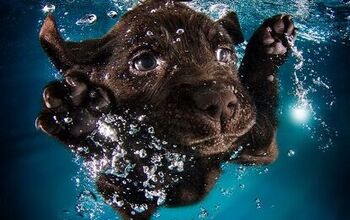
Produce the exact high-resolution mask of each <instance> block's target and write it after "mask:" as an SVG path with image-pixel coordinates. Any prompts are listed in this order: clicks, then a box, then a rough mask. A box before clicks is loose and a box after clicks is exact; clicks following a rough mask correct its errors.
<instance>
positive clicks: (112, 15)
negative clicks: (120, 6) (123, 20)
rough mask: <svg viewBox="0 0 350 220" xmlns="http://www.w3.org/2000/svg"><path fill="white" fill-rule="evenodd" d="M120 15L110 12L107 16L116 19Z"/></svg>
mask: <svg viewBox="0 0 350 220" xmlns="http://www.w3.org/2000/svg"><path fill="white" fill-rule="evenodd" d="M117 15H118V13H117V12H116V11H109V12H107V16H108V17H110V18H116V17H117Z"/></svg>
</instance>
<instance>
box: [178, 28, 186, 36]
mask: <svg viewBox="0 0 350 220" xmlns="http://www.w3.org/2000/svg"><path fill="white" fill-rule="evenodd" d="M183 33H185V30H184V29H182V28H180V29H177V30H176V34H178V35H181V34H183Z"/></svg>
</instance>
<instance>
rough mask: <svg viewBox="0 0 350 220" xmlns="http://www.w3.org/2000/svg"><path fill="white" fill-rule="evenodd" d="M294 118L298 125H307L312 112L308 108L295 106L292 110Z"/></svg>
mask: <svg viewBox="0 0 350 220" xmlns="http://www.w3.org/2000/svg"><path fill="white" fill-rule="evenodd" d="M292 117H293V119H294V121H295V122H297V123H305V122H306V121H307V120H308V119H309V117H310V110H309V108H308V107H307V106H295V107H294V108H293V109H292Z"/></svg>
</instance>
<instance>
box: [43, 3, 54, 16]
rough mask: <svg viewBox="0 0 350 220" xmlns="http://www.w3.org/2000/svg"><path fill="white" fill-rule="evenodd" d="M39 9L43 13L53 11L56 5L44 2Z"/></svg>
mask: <svg viewBox="0 0 350 220" xmlns="http://www.w3.org/2000/svg"><path fill="white" fill-rule="evenodd" d="M41 10H42V11H43V12H44V14H48V13H53V12H54V11H55V10H56V6H55V5H53V4H46V5H45V6H44V7H43V9H41Z"/></svg>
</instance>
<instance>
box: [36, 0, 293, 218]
mask: <svg viewBox="0 0 350 220" xmlns="http://www.w3.org/2000/svg"><path fill="white" fill-rule="evenodd" d="M152 9H155V10H158V12H156V13H150V11H151V10H152ZM179 28H183V29H184V30H185V32H184V33H183V35H181V36H176V35H174V33H175V32H176V30H177V29H179ZM270 29H271V30H270ZM129 30H130V31H129ZM149 30H151V31H152V33H153V35H152V36H149V37H145V34H146V33H147V31H149ZM284 34H287V35H289V36H292V37H294V35H295V30H294V26H293V23H292V21H291V20H290V17H289V16H282V15H277V16H274V17H272V18H269V19H267V20H266V21H265V22H264V23H263V24H262V25H261V26H260V27H259V28H258V29H257V31H256V32H255V34H254V35H253V37H252V38H251V39H250V41H249V43H248V46H247V49H246V52H245V56H244V59H243V61H242V64H241V66H240V67H239V69H237V68H236V67H235V64H234V62H233V63H231V65H226V66H225V65H220V64H218V63H217V62H216V61H215V60H214V58H213V51H214V50H215V48H216V47H217V46H218V45H229V46H230V45H237V44H239V43H241V42H242V41H243V35H242V32H241V27H240V25H239V22H238V17H237V15H236V14H235V13H233V12H231V13H229V14H228V15H226V16H225V17H223V18H222V19H220V20H219V21H216V22H215V21H213V20H211V19H210V18H208V17H207V16H206V15H203V14H201V13H198V12H195V11H193V10H192V9H189V8H188V7H187V6H185V5H183V4H181V3H178V2H170V1H169V2H167V3H166V2H165V1H157V0H153V1H146V2H145V3H143V4H141V5H138V6H137V7H135V8H134V9H133V10H131V11H129V12H128V13H127V14H126V15H125V16H124V17H123V18H122V19H121V21H119V22H118V23H117V24H116V26H115V27H113V28H112V29H111V31H110V32H109V33H107V34H106V36H104V37H103V38H101V39H95V40H89V41H85V42H82V43H74V42H65V41H64V40H63V39H62V38H61V37H60V35H59V33H58V31H57V28H56V24H55V22H54V20H53V17H52V16H51V15H50V16H48V17H47V18H46V20H45V22H44V24H43V27H42V29H41V32H40V40H41V43H42V46H43V48H44V49H45V51H46V52H47V54H48V55H49V57H50V59H51V60H52V62H53V63H54V65H55V66H56V67H57V68H58V69H59V70H60V71H61V72H62V74H63V76H64V77H65V80H64V81H62V82H53V83H51V84H49V85H48V86H47V87H46V89H45V90H44V94H43V99H44V110H43V111H42V112H41V113H40V115H39V117H38V119H37V126H38V128H40V129H42V130H43V131H45V132H46V133H48V134H49V135H51V136H54V137H56V138H57V139H59V140H60V141H62V142H64V143H65V144H67V145H69V146H70V148H71V149H72V150H73V151H74V152H76V148H77V147H79V146H87V147H88V148H89V150H88V151H87V152H85V153H84V152H79V154H81V155H82V156H83V157H85V158H86V159H87V160H89V158H91V157H92V155H95V156H96V155H98V154H99V153H100V152H101V151H102V150H103V149H102V148H106V149H108V148H113V146H108V144H106V145H105V146H102V147H101V146H99V147H97V146H94V143H93V142H91V140H88V139H87V138H86V137H87V135H89V134H90V133H91V132H92V131H94V130H95V129H96V126H97V125H96V124H97V121H98V119H99V118H100V117H101V115H102V114H103V113H108V112H112V113H115V114H123V112H124V110H125V109H126V108H127V109H131V110H132V111H133V112H142V113H145V114H147V115H149V116H150V117H149V118H150V121H149V123H150V124H152V125H154V126H155V128H156V131H157V134H159V136H160V138H161V139H162V138H163V139H166V140H168V141H170V142H174V143H179V145H180V146H179V148H178V149H177V150H178V151H180V152H181V153H184V154H187V155H190V156H191V157H192V158H193V159H192V160H191V161H187V162H186V164H185V167H186V169H185V170H184V172H182V173H181V174H177V175H180V176H181V180H180V181H179V182H178V183H176V184H175V183H172V180H171V178H170V177H169V178H167V177H166V178H165V183H164V184H168V185H171V186H172V187H170V188H169V189H167V194H168V197H167V200H166V202H165V204H164V205H165V206H169V207H175V206H182V205H188V204H192V203H195V202H198V201H200V200H201V199H203V198H204V196H205V195H206V194H207V193H208V192H209V191H210V190H211V188H212V187H213V186H214V184H215V182H216V180H217V179H218V178H219V176H220V164H222V163H223V162H225V161H228V160H230V156H231V155H232V153H233V152H234V151H235V150H237V148H238V146H243V149H242V151H241V152H240V154H239V156H238V157H237V158H234V159H233V160H232V162H236V163H242V164H249V165H259V164H268V163H271V162H272V161H273V160H275V158H276V157H277V146H276V127H277V120H276V108H277V103H278V100H277V97H278V89H277V80H276V78H277V71H278V67H279V66H280V65H281V64H282V63H283V62H284V60H285V58H286V56H287V53H286V51H287V49H288V48H289V45H288V43H286V42H285V39H284V37H285V35H284ZM176 37H180V39H181V41H179V42H178V43H176ZM145 42H147V45H146V48H147V47H149V46H152V47H155V48H156V49H153V50H155V51H157V52H158V53H159V54H160V55H161V57H162V59H163V60H164V62H165V63H166V65H160V67H159V68H158V69H156V70H154V71H153V72H150V73H147V74H146V75H144V76H137V77H136V76H135V73H134V72H132V71H133V70H130V67H129V61H130V59H132V57H131V55H132V54H133V51H135V50H136V49H137V48H138V47H145ZM174 42H175V43H174ZM266 42H267V43H266ZM188 49H190V50H188ZM284 50H286V51H284ZM174 66H177V68H174ZM271 76H272V77H273V80H268V78H269V77H270V78H271ZM214 81H215V83H213V82H214ZM203 84H205V85H206V86H203ZM231 87H232V88H235V89H236V90H237V92H236V95H237V98H238V102H239V106H240V107H239V109H238V110H237V113H236V115H235V117H234V118H231V119H227V120H225V121H222V122H217V121H213V120H208V119H207V118H206V117H207V116H205V115H202V113H200V112H198V110H196V109H195V108H194V107H193V103H192V101H191V99H190V98H189V97H191V96H192V95H193V94H194V93H196V92H197V91H199V90H203V89H213V90H218V91H219V90H220V91H221V90H222V89H225V88H231ZM91 91H93V92H94V94H95V95H94V97H90V96H88V95H87V94H89V93H90V92H91ZM145 105H147V106H149V108H148V109H147V110H144V109H143V110H142V106H145ZM67 112H69V114H70V116H71V117H73V119H74V120H75V121H74V125H72V126H71V127H65V125H64V124H63V123H57V120H53V115H55V116H56V118H58V120H61V118H62V117H64V116H65V115H66V114H67ZM152 119H153V120H152ZM159 121H160V123H159ZM221 133H224V134H225V135H223V136H222V137H221V136H220V135H221ZM141 136H142V135H141ZM208 136H213V137H215V136H220V138H218V139H215V138H214V139H213V140H211V139H209V140H208V141H203V140H204V139H205V138H206V137H208ZM196 141H198V143H200V144H199V145H198V146H196V147H197V148H196V150H193V149H192V148H191V147H189V145H191V143H195V142H196ZM130 142H132V140H130ZM131 145H132V143H131ZM131 145H130V146H131ZM134 150H135V149H126V151H129V152H130V151H131V152H132V151H134ZM131 154H132V153H131ZM130 160H132V161H134V162H136V164H137V165H136V167H135V170H136V171H135V172H132V173H131V174H130V176H128V178H130V179H132V180H134V182H137V180H138V179H140V178H141V177H140V176H142V170H141V168H142V166H145V165H150V162H149V161H147V160H138V159H137V158H130ZM138 169H139V171H138ZM160 169H164V172H165V173H166V174H169V175H172V173H171V172H169V171H167V169H166V167H162V168H160ZM164 184H163V185H164ZM97 187H98V190H99V191H100V192H101V194H102V195H103V196H104V198H105V199H106V200H107V201H108V200H111V198H112V197H113V195H114V194H115V193H116V192H123V193H121V194H120V198H121V199H123V200H125V201H129V202H132V203H146V204H148V209H147V210H146V211H145V212H143V213H136V214H134V215H133V214H131V212H132V209H131V207H129V206H124V207H118V206H116V205H113V204H112V206H114V208H115V209H116V210H118V211H119V213H120V214H121V215H122V216H123V218H124V219H130V218H133V219H149V218H150V217H151V215H152V214H153V213H154V212H155V210H156V208H157V204H156V203H155V201H154V200H153V201H152V200H147V199H145V197H144V194H143V193H142V192H139V191H138V187H136V186H134V185H133V184H132V183H128V184H126V185H125V184H122V183H121V182H119V180H118V178H115V177H113V176H109V175H106V174H101V175H100V176H99V177H98V178H97ZM157 187H159V188H161V187H162V184H160V185H157ZM126 188H129V190H127V192H128V193H125V192H126V190H125V189H126Z"/></svg>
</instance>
